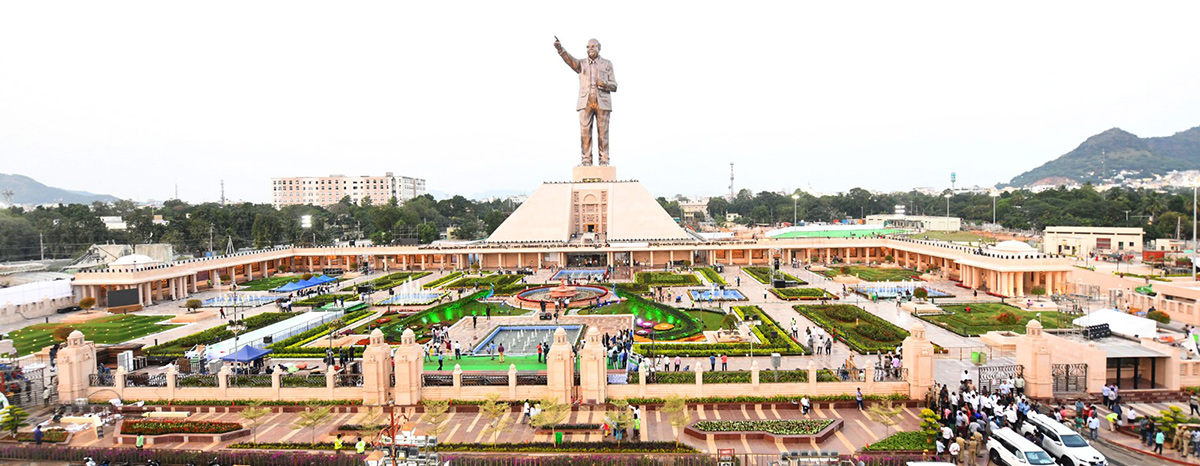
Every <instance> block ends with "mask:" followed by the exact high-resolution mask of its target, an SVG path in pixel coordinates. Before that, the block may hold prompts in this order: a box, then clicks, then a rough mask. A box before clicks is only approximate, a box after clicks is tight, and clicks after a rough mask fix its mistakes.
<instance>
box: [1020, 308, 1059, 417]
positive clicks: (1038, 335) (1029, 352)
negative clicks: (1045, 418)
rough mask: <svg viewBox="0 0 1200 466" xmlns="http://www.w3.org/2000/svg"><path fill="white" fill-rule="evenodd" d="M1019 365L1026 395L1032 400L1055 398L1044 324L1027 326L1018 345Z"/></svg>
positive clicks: (1031, 322)
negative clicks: (1043, 329) (1043, 328)
mask: <svg viewBox="0 0 1200 466" xmlns="http://www.w3.org/2000/svg"><path fill="white" fill-rule="evenodd" d="M1017 364H1019V365H1021V366H1022V368H1023V369H1022V370H1023V375H1024V377H1025V395H1026V396H1028V397H1030V398H1050V397H1052V396H1054V375H1053V372H1052V366H1051V358H1050V345H1049V341H1048V340H1047V339H1046V336H1045V335H1043V334H1042V323H1041V322H1038V321H1036V320H1031V321H1029V323H1028V324H1025V335H1024V336H1022V337H1021V341H1020V342H1019V343H1017Z"/></svg>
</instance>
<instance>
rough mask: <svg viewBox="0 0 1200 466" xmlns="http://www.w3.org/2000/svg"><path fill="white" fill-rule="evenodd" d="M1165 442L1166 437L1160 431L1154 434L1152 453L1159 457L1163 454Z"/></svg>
mask: <svg viewBox="0 0 1200 466" xmlns="http://www.w3.org/2000/svg"><path fill="white" fill-rule="evenodd" d="M1166 441H1167V436H1166V435H1164V434H1163V432H1162V431H1161V430H1160V431H1158V433H1156V434H1154V452H1155V453H1158V454H1160V455H1161V454H1162V452H1163V442H1166Z"/></svg>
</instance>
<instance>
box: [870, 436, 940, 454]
mask: <svg viewBox="0 0 1200 466" xmlns="http://www.w3.org/2000/svg"><path fill="white" fill-rule="evenodd" d="M934 448H935V446H934V445H933V442H930V441H929V435H927V434H925V433H924V432H896V433H894V434H892V435H889V436H887V437H884V438H883V440H880V441H878V442H875V443H872V444H869V445H867V446H865V447H863V451H925V450H933V449H934Z"/></svg>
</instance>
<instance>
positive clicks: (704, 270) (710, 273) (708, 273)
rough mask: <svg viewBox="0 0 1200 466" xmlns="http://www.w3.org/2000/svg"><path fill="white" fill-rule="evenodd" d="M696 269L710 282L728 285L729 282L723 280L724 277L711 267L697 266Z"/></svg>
mask: <svg viewBox="0 0 1200 466" xmlns="http://www.w3.org/2000/svg"><path fill="white" fill-rule="evenodd" d="M696 271H697V272H700V273H701V274H704V278H706V279H708V281H710V282H713V283H716V284H718V285H728V284H729V283H727V282H726V281H725V278H724V277H722V276H721V274H719V273H717V271H716V270H713V269H712V268H711V267H698V268H696Z"/></svg>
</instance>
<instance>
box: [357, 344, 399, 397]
mask: <svg viewBox="0 0 1200 466" xmlns="http://www.w3.org/2000/svg"><path fill="white" fill-rule="evenodd" d="M369 339H370V343H368V344H367V349H365V350H363V356H362V371H363V405H366V406H382V405H384V404H387V400H388V394H389V393H388V392H390V391H391V388H392V386H391V385H392V377H391V376H392V349H391V348H390V347H389V346H388V344H387V343H386V342H385V341H384V340H383V331H382V330H379V329H375V330H372V331H371V335H370V337H369Z"/></svg>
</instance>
